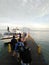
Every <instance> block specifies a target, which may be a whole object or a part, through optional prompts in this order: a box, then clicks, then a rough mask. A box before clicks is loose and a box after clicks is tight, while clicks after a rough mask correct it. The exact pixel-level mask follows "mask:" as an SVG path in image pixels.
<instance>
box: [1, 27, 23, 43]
mask: <svg viewBox="0 0 49 65" xmlns="http://www.w3.org/2000/svg"><path fill="white" fill-rule="evenodd" d="M22 33H23V32H22V31H20V30H19V29H18V28H17V29H12V31H10V29H9V27H8V28H7V32H5V33H4V34H3V35H2V38H1V39H0V40H2V41H4V42H9V41H11V39H12V37H13V35H14V36H15V38H16V39H18V38H19V35H20V34H22Z"/></svg>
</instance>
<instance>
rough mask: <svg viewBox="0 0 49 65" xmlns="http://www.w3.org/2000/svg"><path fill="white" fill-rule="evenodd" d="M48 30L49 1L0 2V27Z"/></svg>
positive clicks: (15, 0) (18, 0) (1, 0)
mask: <svg viewBox="0 0 49 65" xmlns="http://www.w3.org/2000/svg"><path fill="white" fill-rule="evenodd" d="M6 25H9V26H26V27H33V28H49V0H0V26H6Z"/></svg>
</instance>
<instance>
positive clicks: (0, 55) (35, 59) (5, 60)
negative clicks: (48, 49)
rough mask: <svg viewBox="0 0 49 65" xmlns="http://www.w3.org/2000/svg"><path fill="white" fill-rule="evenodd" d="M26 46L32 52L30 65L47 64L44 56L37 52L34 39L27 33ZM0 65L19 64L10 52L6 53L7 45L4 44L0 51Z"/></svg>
mask: <svg viewBox="0 0 49 65" xmlns="http://www.w3.org/2000/svg"><path fill="white" fill-rule="evenodd" d="M26 42H27V44H28V46H29V47H30V48H31V54H32V63H31V65H48V63H46V61H45V59H44V56H43V54H42V53H41V52H39V50H38V49H39V47H38V45H37V44H36V42H35V41H34V39H33V38H32V37H31V36H30V35H29V36H28V38H27V40H26ZM0 65H21V64H20V63H18V62H17V60H16V57H12V56H11V54H10V53H8V50H7V46H4V47H3V49H2V50H1V52H0Z"/></svg>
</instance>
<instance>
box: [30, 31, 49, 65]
mask: <svg viewBox="0 0 49 65" xmlns="http://www.w3.org/2000/svg"><path fill="white" fill-rule="evenodd" d="M30 34H31V36H32V38H34V40H35V41H36V43H37V44H39V45H40V46H41V51H42V53H43V56H44V58H45V60H46V62H48V64H49V31H39V30H38V31H37V30H36V31H30Z"/></svg>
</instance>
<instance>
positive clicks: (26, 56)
mask: <svg viewBox="0 0 49 65" xmlns="http://www.w3.org/2000/svg"><path fill="white" fill-rule="evenodd" d="M29 49H30V48H24V51H23V52H22V60H23V62H24V63H31V60H32V58H31V51H30V50H29Z"/></svg>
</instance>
